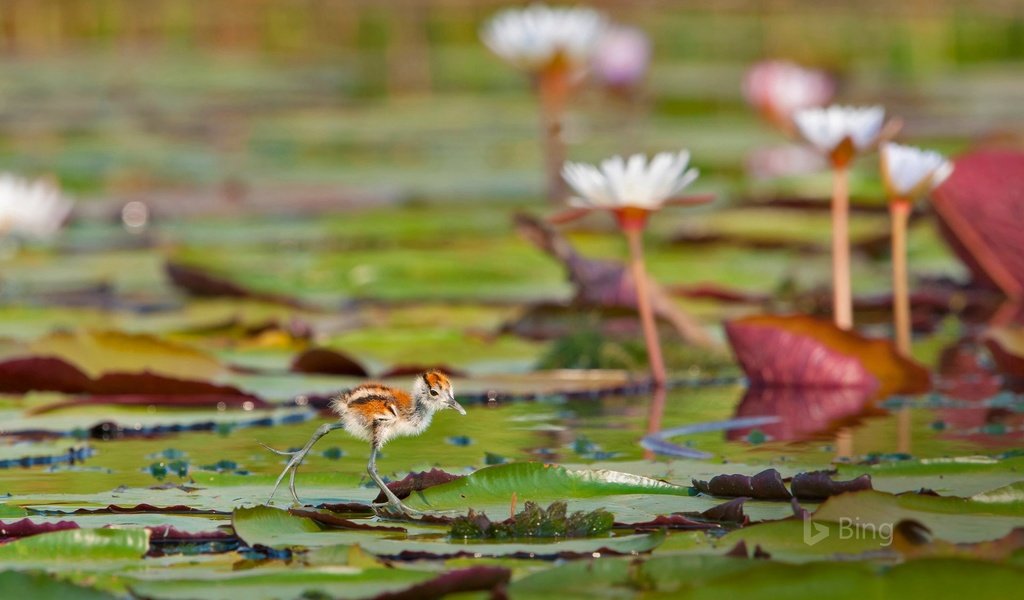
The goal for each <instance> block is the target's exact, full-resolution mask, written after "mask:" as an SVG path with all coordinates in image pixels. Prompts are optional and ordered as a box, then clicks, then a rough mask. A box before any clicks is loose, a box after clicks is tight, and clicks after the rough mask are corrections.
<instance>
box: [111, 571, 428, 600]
mask: <svg viewBox="0 0 1024 600" xmlns="http://www.w3.org/2000/svg"><path fill="white" fill-rule="evenodd" d="M433 577H434V575H433V574H432V573H430V572H426V571H415V570H411V569H390V568H383V567H379V568H368V569H359V568H356V567H345V566H337V565H328V566H324V567H320V568H306V569H301V570H300V569H291V570H287V569H277V570H270V571H269V572H268V570H267V569H265V568H261V569H258V570H251V571H240V572H230V571H229V572H226V573H221V572H210V571H209V570H208V569H207V570H203V571H192V572H189V573H188V574H187V575H186V574H178V575H177V576H169V575H168V574H166V573H159V572H154V573H153V574H152V575H149V576H147V574H141V575H138V576H136V578H135V581H134V582H132V583H131V584H130V588H131V591H132V593H133V595H134V596H136V597H141V598H160V599H162V600H237V599H238V598H245V599H246V600H279V599H281V598H303V597H307V598H371V597H374V596H376V595H378V594H383V593H386V592H400V591H402V590H405V589H408V588H409V586H412V585H415V584H417V583H422V582H424V581H428V580H430V579H432V578H433Z"/></svg>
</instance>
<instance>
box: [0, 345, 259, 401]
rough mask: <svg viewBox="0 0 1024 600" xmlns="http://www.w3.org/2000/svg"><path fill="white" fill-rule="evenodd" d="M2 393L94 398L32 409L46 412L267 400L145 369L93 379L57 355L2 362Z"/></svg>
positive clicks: (0, 384)
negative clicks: (71, 408)
mask: <svg viewBox="0 0 1024 600" xmlns="http://www.w3.org/2000/svg"><path fill="white" fill-rule="evenodd" d="M0 391H2V392H6V393H21V394H23V393H27V392H32V391H45V392H62V393H65V394H90V395H91V396H90V397H88V398H76V399H73V400H68V401H64V402H57V403H54V404H48V405H45V406H41V407H38V408H35V409H34V410H32V412H33V413H36V414H38V413H45V412H49V411H52V410H57V409H60V408H64V407H67V406H78V405H81V404H127V405H149V404H159V405H165V406H187V407H195V406H218V405H221V404H223V405H225V406H229V407H235V406H242V407H250V408H253V407H256V408H265V407H266V406H268V404H267V403H266V402H265V401H263V400H262V399H260V398H258V397H257V396H254V395H252V394H248V393H246V392H243V391H242V390H240V389H238V388H236V387H233V386H229V385H220V384H215V383H211V382H208V381H196V380H189V379H179V378H177V377H170V376H166V375H159V374H156V373H151V372H148V371H144V372H142V373H105V374H103V375H101V376H99V377H98V378H95V379H93V378H90V377H89V376H88V375H86V374H85V373H84V372H82V371H81V370H80V369H78V367H76V366H74V365H72V364H71V363H69V362H67V361H65V360H63V359H60V358H54V357H25V358H12V359H10V360H6V361H3V362H0Z"/></svg>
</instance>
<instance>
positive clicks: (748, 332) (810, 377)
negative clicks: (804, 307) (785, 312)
mask: <svg viewBox="0 0 1024 600" xmlns="http://www.w3.org/2000/svg"><path fill="white" fill-rule="evenodd" d="M725 331H726V334H727V335H728V337H729V341H730V342H731V343H732V347H733V351H734V352H735V353H736V358H737V360H738V361H739V363H740V366H742V367H743V371H744V372H745V373H746V374H747V377H748V378H749V380H750V385H751V387H796V388H802V387H805V388H826V389H834V388H855V389H861V390H865V391H867V392H869V393H877V394H878V395H879V396H884V395H888V394H894V393H899V394H910V393H917V392H923V391H927V390H928V389H929V387H930V382H929V375H928V371H927V370H926V369H925V368H924V367H922V366H921V365H919V364H917V363H915V362H913V361H910V360H907V359H906V358H903V357H902V356H900V355H899V354H898V353H897V352H896V349H895V347H894V346H893V345H892V343H890V342H889V341H887V340H876V339H869V338H866V337H863V336H861V335H859V334H857V333H855V332H852V331H844V330H842V329H839V328H838V327H836V326H835V325H834V324H833V323H832V322H831V321H825V320H821V319H815V318H812V317H807V316H803V315H791V316H775V315H758V316H752V317H744V318H742V319H736V320H733V321H729V322H727V323H726V324H725Z"/></svg>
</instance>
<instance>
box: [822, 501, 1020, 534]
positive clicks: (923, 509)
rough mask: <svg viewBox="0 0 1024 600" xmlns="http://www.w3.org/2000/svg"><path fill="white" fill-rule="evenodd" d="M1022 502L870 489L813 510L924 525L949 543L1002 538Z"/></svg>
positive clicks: (863, 522)
mask: <svg viewBox="0 0 1024 600" xmlns="http://www.w3.org/2000/svg"><path fill="white" fill-rule="evenodd" d="M1022 517H1024V501H1020V500H1014V499H1010V501H1007V502H986V501H980V500H975V499H970V498H957V497H950V496H937V495H930V494H914V493H909V494H900V495H893V494H886V493H884V492H877V491H873V490H868V491H863V492H854V493H850V494H842V495H839V496H834V497H832V498H829V499H828V500H826V501H825V503H824V504H822V505H821V506H820V507H818V510H817V511H815V513H814V519H815V520H816V521H830V522H834V523H841V522H842V520H846V521H847V522H851V523H854V524H856V525H859V526H862V527H864V526H872V527H875V528H879V527H883V526H888V527H892V526H893V525H894V524H896V523H897V522H899V521H904V520H913V521H917V522H919V523H922V524H924V525H925V526H926V527H928V528H929V529H931V530H932V531H934V532H935V535H936V536H938V537H939V538H942V539H944V540H949V541H951V542H980V541H985V540H993V539H996V538H999V537H1002V536H1004V535H1006V534H1007V533H1009V532H1010V531H1011V530H1013V529H1014V528H1015V527H1019V526H1020V524H1021V518H1022Z"/></svg>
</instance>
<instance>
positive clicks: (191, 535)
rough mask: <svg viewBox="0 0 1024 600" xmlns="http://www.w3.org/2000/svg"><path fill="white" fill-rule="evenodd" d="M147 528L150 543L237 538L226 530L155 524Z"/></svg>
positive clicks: (201, 541) (212, 540)
mask: <svg viewBox="0 0 1024 600" xmlns="http://www.w3.org/2000/svg"><path fill="white" fill-rule="evenodd" d="M146 529H148V530H149V542H150V543H151V544H152V543H168V544H181V543H197V544H198V543H203V542H216V541H223V540H235V539H238V536H236V535H235V534H233V533H230V532H228V531H221V530H214V531H197V532H190V531H182V530H180V529H178V528H177V527H174V526H173V525H155V526H153V527H146Z"/></svg>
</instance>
